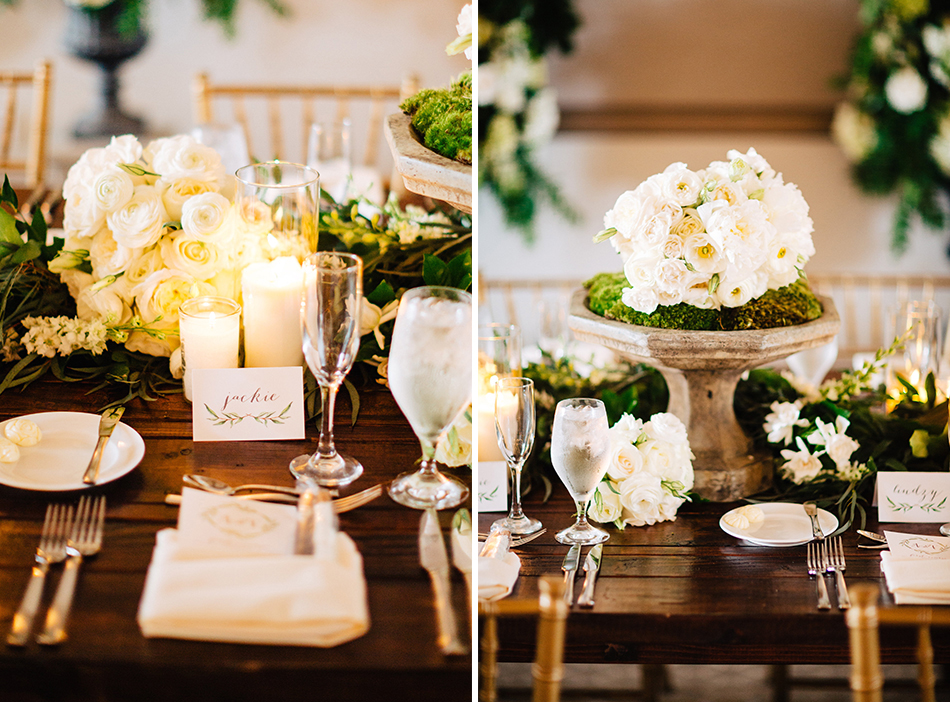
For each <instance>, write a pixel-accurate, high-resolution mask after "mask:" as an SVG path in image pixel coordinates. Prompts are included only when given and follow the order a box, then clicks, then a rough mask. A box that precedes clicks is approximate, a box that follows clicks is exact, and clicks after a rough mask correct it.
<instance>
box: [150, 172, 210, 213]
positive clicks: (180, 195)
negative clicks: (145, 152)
mask: <svg viewBox="0 0 950 702" xmlns="http://www.w3.org/2000/svg"><path fill="white" fill-rule="evenodd" d="M155 187H156V188H158V189H159V191H161V193H162V204H163V205H165V211H166V212H167V213H168V218H169V220H171V221H173V222H179V221H181V210H182V207H183V206H184V204H185V203H186V202H187V201H188V199H189V198H192V197H194V196H196V195H201V194H202V193H210V192H215V191H216V188H217V184H216V183H213V182H209V181H206V180H195V179H194V178H176V179H174V180H170V179H168V178H159V179H158V180H157V181H155Z"/></svg>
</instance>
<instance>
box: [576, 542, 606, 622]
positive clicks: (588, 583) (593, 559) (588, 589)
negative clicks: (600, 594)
mask: <svg viewBox="0 0 950 702" xmlns="http://www.w3.org/2000/svg"><path fill="white" fill-rule="evenodd" d="M603 550H604V545H603V544H597V545H596V546H594V547H593V548H592V549H591V550H590V551H588V552H587V558H585V559H584V572H585V573H587V575H586V576H584V589H583V590H582V591H581V596H580V597H578V598H577V604H578V605H579V606H580V607H593V606H594V582H595V581H596V580H597V571H599V570H600V557H601V555H602V553H603Z"/></svg>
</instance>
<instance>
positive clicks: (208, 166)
mask: <svg viewBox="0 0 950 702" xmlns="http://www.w3.org/2000/svg"><path fill="white" fill-rule="evenodd" d="M144 155H145V158H146V159H147V160H148V161H149V162H150V163H151V165H152V168H151V170H152V171H154V172H155V173H158V174H159V175H160V176H161V177H162V178H165V179H166V180H176V179H178V178H189V179H192V180H200V181H204V182H207V183H220V182H222V181H223V180H224V175H225V171H224V166H222V165H221V157H220V156H219V155H218V152H217V151H215V150H214V149H212V148H211V147H210V146H205V145H204V144H200V143H198V142H197V141H196V140H195V139H194V138H193V137H191V136H188V135H187V134H182V135H179V136H174V137H168V138H166V139H157V140H156V141H153V142H152V143H151V144H149V145H148V147H147V148H146V149H145V154H144Z"/></svg>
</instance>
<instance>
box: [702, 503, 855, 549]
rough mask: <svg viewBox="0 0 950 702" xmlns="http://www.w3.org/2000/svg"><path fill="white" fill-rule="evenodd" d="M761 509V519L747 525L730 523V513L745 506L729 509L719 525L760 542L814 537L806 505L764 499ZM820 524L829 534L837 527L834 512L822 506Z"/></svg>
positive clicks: (775, 543)
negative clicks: (741, 527) (743, 526)
mask: <svg viewBox="0 0 950 702" xmlns="http://www.w3.org/2000/svg"><path fill="white" fill-rule="evenodd" d="M756 506H757V507H759V509H761V510H762V517H763V518H762V520H761V521H758V522H754V523H751V524H749V526H748V528H746V529H739V528H736V527H735V526H732V525H730V524H729V523H728V522H729V521H734V520H732V519H729V517H730V515H732V514H733V513H735V512H737V511H739V510H741V509H743V508H742V507H737V508H736V509H734V510H732V511H730V512H726V514H724V515H723V516H722V518H721V519H720V520H719V526H720V528H721V529H722V530H723V531H724V532H726V533H727V534H729V536H734V537H736V538H737V539H744V540H745V541H749V542H751V543H753V544H756V545H758V546H777V547H784V546H801V545H802V544H807V543H808V542H809V541H811V540H812V538H813V537H812V531H811V520H810V519H809V518H808V515H807V514H805V508H804V507H803V506H802V505H800V504H797V503H794V502H761V503H758V504H757V505H756ZM818 524H819V525H820V526H821V531H822V532H823V533H824V534H825V536H827V535H828V534H830V533H831V532H833V531H834V530H835V529H837V528H838V518H837V517H835V515H833V514H832V513H831V512H829V511H827V510H824V509H819V510H818Z"/></svg>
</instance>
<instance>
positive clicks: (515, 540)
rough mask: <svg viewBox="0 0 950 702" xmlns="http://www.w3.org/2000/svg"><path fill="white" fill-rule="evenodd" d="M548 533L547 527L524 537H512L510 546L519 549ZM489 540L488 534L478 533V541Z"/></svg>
mask: <svg viewBox="0 0 950 702" xmlns="http://www.w3.org/2000/svg"><path fill="white" fill-rule="evenodd" d="M546 532H547V528H546V527H545V528H543V529H539V530H538V531H536V532H534V533H533V534H525V535H524V536H512V537H511V543H510V544H509V546H510V547H511V548H517V547H518V546H524V545H525V544H527V543H530V542H531V541H534V540H535V539H536V538H538V537H539V536H541V534H544V533H546ZM487 538H488V534H486V533H485V532H484V531H480V532H478V540H479V541H484V540H485V539H487Z"/></svg>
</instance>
